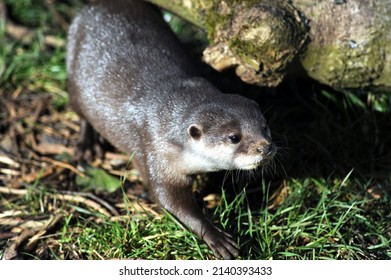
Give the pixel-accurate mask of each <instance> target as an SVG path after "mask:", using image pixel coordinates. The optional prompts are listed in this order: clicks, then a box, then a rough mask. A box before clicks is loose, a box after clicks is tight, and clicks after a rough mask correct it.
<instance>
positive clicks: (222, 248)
mask: <svg viewBox="0 0 391 280" xmlns="http://www.w3.org/2000/svg"><path fill="white" fill-rule="evenodd" d="M67 51H68V52H67V71H68V91H69V95H70V104H71V106H72V108H73V109H74V111H75V112H76V113H78V115H79V116H80V120H81V132H80V139H79V142H78V144H77V147H76V150H77V153H76V154H77V155H78V157H84V155H85V154H86V153H87V151H90V149H91V146H92V145H93V141H92V139H93V138H94V136H93V133H92V132H93V131H96V132H97V133H98V134H99V135H100V136H102V137H103V138H104V139H106V140H107V141H108V142H110V143H111V144H112V145H113V146H115V147H116V148H118V149H119V150H122V151H124V152H126V153H133V154H134V162H135V164H136V166H137V168H138V169H139V170H140V174H141V176H142V178H143V180H144V181H145V182H146V185H148V186H149V189H150V192H151V193H152V195H153V197H154V198H155V199H156V201H157V202H158V203H159V204H160V206H161V207H163V208H164V209H166V210H167V211H168V212H170V213H171V214H173V215H174V216H175V217H176V218H177V219H178V220H179V221H180V222H181V223H183V224H184V225H186V226H187V227H188V228H189V229H190V230H192V231H193V232H194V233H195V234H196V235H197V236H198V237H199V238H200V239H202V240H203V241H204V242H206V244H207V245H208V246H209V247H210V248H211V249H212V251H213V253H214V254H215V256H216V257H217V258H224V259H232V258H235V257H237V256H238V252H239V251H238V246H237V245H236V243H235V242H234V241H233V239H232V237H231V236H230V235H229V234H227V233H225V232H223V231H222V230H220V229H218V228H217V227H216V226H215V225H213V224H212V223H211V222H210V221H209V220H208V219H207V218H206V217H205V215H204V214H203V213H202V211H201V210H200V208H199V206H198V204H197V202H196V200H195V198H194V195H193V192H192V189H191V186H192V179H193V178H194V175H195V174H199V173H206V172H214V171H219V170H232V169H240V170H252V169H255V168H258V167H259V166H263V165H265V164H267V163H268V162H269V161H270V160H271V159H272V157H273V156H274V154H275V153H276V146H275V145H274V144H273V142H272V139H271V135H270V130H269V128H268V126H267V124H266V121H265V118H264V117H263V115H262V113H261V111H260V108H259V106H258V105H257V104H256V103H255V102H254V101H252V100H250V99H246V98H245V97H243V96H239V95H235V94H224V93H222V92H220V91H219V90H218V89H217V88H215V87H214V86H213V85H212V84H211V83H209V82H208V81H207V80H206V79H204V78H202V77H201V76H200V74H199V72H198V71H197V69H196V67H195V66H194V63H193V62H192V60H191V59H190V58H189V56H188V55H187V54H186V52H185V50H184V48H183V47H182V45H181V43H180V41H179V40H178V39H177V38H176V36H175V34H174V33H173V32H172V31H171V29H170V28H169V26H168V25H167V24H166V23H165V22H164V20H163V18H162V15H161V13H160V12H159V10H158V9H157V8H155V7H153V6H151V5H150V4H147V3H144V2H142V1H136V0H126V1H124V0H114V1H98V2H96V3H94V4H92V5H90V6H87V7H85V8H84V9H83V10H82V11H80V12H79V13H78V14H77V15H76V17H75V18H74V20H73V22H72V24H71V26H70V28H69V33H68V45H67Z"/></svg>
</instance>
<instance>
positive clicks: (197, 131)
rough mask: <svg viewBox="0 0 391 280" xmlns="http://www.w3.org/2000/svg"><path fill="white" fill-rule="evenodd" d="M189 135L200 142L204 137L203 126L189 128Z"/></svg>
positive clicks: (193, 125) (194, 125)
mask: <svg viewBox="0 0 391 280" xmlns="http://www.w3.org/2000/svg"><path fill="white" fill-rule="evenodd" d="M187 133H188V134H189V135H190V136H191V138H193V139H194V140H200V138H201V135H202V128H201V126H199V125H197V124H192V125H190V126H189V127H188V129H187Z"/></svg>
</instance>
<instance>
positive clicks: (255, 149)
mask: <svg viewBox="0 0 391 280" xmlns="http://www.w3.org/2000/svg"><path fill="white" fill-rule="evenodd" d="M228 96H229V97H228V98H227V99H226V100H224V101H222V102H220V103H217V105H216V104H215V103H214V104H213V105H212V106H204V108H203V110H202V111H200V112H199V113H197V116H196V117H195V118H193V120H195V122H194V123H192V124H190V125H189V126H188V128H187V135H188V139H189V142H188V146H187V149H186V163H185V165H186V167H187V168H188V169H190V170H192V171H193V172H194V173H196V172H211V171H218V170H233V169H239V170H251V169H255V168H257V167H259V166H264V165H266V164H267V163H268V162H269V161H270V160H271V159H272V158H273V156H274V155H275V153H276V151H277V148H276V146H275V145H274V143H273V142H272V138H271V134H270V129H269V128H268V126H267V125H266V121H265V119H264V117H263V116H262V114H261V111H260V109H259V107H258V105H257V104H255V103H254V102H252V101H250V100H247V99H244V98H243V97H240V96H230V95H228Z"/></svg>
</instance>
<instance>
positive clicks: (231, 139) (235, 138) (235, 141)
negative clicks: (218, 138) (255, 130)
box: [228, 134, 241, 144]
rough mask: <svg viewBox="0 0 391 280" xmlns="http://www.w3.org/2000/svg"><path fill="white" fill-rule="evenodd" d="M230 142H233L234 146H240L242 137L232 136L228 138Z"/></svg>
mask: <svg viewBox="0 0 391 280" xmlns="http://www.w3.org/2000/svg"><path fill="white" fill-rule="evenodd" d="M228 139H229V141H231V143H232V144H238V143H239V142H240V140H241V139H240V136H239V135H237V134H232V135H229V136H228Z"/></svg>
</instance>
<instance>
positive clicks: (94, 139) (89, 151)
mask: <svg viewBox="0 0 391 280" xmlns="http://www.w3.org/2000/svg"><path fill="white" fill-rule="evenodd" d="M95 156H97V157H99V158H100V159H103V157H104V149H103V142H102V140H101V139H100V137H99V135H98V133H97V132H96V131H95V130H94V128H93V127H92V126H91V124H90V123H89V122H88V121H86V120H85V119H81V121H80V136H79V139H78V141H77V144H76V149H75V158H76V160H77V161H83V160H84V161H91V160H92V159H93V158H94V157H95Z"/></svg>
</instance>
